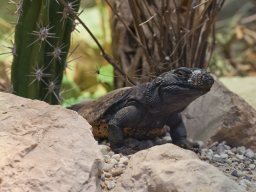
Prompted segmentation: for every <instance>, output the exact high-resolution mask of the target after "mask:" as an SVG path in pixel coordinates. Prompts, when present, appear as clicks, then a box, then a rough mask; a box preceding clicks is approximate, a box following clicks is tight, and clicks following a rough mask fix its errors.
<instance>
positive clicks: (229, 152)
mask: <svg viewBox="0 0 256 192" xmlns="http://www.w3.org/2000/svg"><path fill="white" fill-rule="evenodd" d="M227 152H228V155H235V153H233V152H232V151H230V150H228V151H227Z"/></svg>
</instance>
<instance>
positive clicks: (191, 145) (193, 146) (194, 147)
mask: <svg viewBox="0 0 256 192" xmlns="http://www.w3.org/2000/svg"><path fill="white" fill-rule="evenodd" d="M174 144H175V145H178V146H179V147H181V148H184V149H189V150H191V151H194V152H195V153H200V151H201V150H200V148H199V145H198V143H196V142H190V141H189V140H186V139H184V140H180V141H175V142H174Z"/></svg>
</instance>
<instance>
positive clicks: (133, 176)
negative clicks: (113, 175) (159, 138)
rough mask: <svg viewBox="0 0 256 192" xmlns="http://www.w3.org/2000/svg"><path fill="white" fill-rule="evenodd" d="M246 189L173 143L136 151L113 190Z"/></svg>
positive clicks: (240, 190) (143, 191) (222, 191)
mask: <svg viewBox="0 0 256 192" xmlns="http://www.w3.org/2000/svg"><path fill="white" fill-rule="evenodd" d="M120 191H122V192H130V191H139V192H148V191H157V192H168V191H169V192H170V191H207V192H215V191H218V192H224V191H225V192H227V191H228V192H235V191H236V192H238V191H239V192H244V191H245V190H244V189H243V188H241V187H240V186H239V185H238V184H237V183H236V182H235V181H233V180H231V179H229V178H228V177H226V176H225V175H224V174H223V173H222V172H220V171H219V170H218V169H217V168H215V167H213V166H212V165H209V164H208V163H205V162H202V161H200V160H199V159H198V157H197V155H196V154H195V153H193V152H192V151H189V150H185V149H181V148H179V147H177V146H175V145H172V144H165V145H160V146H154V147H151V148H150V149H147V150H143V151H139V152H137V153H135V154H134V155H133V156H132V157H131V159H130V161H129V164H128V166H127V168H126V171H125V172H124V173H123V174H122V175H121V177H120V178H119V181H118V182H117V183H116V186H115V188H114V189H113V190H112V192H120Z"/></svg>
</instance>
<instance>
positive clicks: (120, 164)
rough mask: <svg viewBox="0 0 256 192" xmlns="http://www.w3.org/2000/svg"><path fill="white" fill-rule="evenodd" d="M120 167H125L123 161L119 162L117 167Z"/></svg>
mask: <svg viewBox="0 0 256 192" xmlns="http://www.w3.org/2000/svg"><path fill="white" fill-rule="evenodd" d="M119 167H121V168H123V169H125V165H124V164H122V163H118V164H117V165H116V167H115V168H119Z"/></svg>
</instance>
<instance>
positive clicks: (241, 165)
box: [237, 163, 245, 169]
mask: <svg viewBox="0 0 256 192" xmlns="http://www.w3.org/2000/svg"><path fill="white" fill-rule="evenodd" d="M237 167H238V169H243V168H244V167H245V165H244V164H243V163H240V164H239V165H238V166H237Z"/></svg>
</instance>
